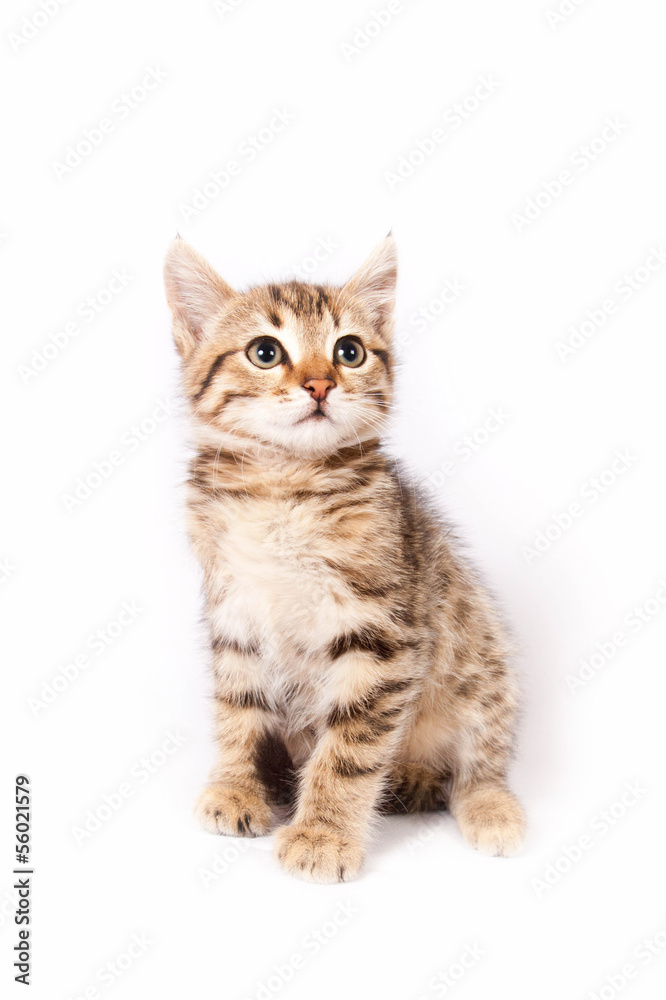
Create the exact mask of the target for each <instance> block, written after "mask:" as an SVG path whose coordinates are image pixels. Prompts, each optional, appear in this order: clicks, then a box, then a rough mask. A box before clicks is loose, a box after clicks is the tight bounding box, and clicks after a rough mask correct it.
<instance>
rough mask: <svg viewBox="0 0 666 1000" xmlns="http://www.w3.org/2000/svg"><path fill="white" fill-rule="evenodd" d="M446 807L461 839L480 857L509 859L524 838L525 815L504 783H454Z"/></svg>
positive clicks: (498, 780)
mask: <svg viewBox="0 0 666 1000" xmlns="http://www.w3.org/2000/svg"><path fill="white" fill-rule="evenodd" d="M449 808H450V810H451V812H452V814H453V815H454V816H455V818H456V821H457V823H458V826H459V827H460V832H461V833H462V835H463V837H464V838H465V840H467V841H468V843H470V844H471V845H472V846H473V847H476V848H477V849H478V850H479V851H481V853H482V854H489V855H493V856H495V857H511V855H513V854H517V853H518V851H520V849H521V847H522V844H523V839H524V836H525V815H524V813H523V809H522V806H521V805H520V803H519V802H518V799H517V798H516V797H515V795H514V794H513V792H511V791H509V789H508V788H507V786H506V784H505V782H504V780H502V779H500V778H498V779H497V780H487V779H486V780H480V781H466V782H464V783H461V782H454V784H453V788H452V791H451V798H450V800H449Z"/></svg>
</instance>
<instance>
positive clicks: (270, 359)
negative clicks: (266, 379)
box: [245, 337, 284, 368]
mask: <svg viewBox="0 0 666 1000" xmlns="http://www.w3.org/2000/svg"><path fill="white" fill-rule="evenodd" d="M245 353H246V354H247V356H248V358H249V359H250V361H251V362H252V364H253V365H256V366H257V368H275V366H276V365H279V364H281V363H282V361H283V360H284V351H283V350H282V347H281V345H280V344H279V343H278V342H277V340H273V338H272V337H262V338H261V339H260V340H255V341H253V342H252V343H251V344H250V346H249V347H248V349H247V351H246V352H245Z"/></svg>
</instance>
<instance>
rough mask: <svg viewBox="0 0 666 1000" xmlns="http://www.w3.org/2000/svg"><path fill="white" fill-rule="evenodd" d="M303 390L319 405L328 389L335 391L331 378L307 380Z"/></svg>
mask: <svg viewBox="0 0 666 1000" xmlns="http://www.w3.org/2000/svg"><path fill="white" fill-rule="evenodd" d="M303 388H304V389H306V390H307V391H308V392H309V393H310V395H311V396H312V398H313V399H315V400H316V401H317V402H318V403H321V401H322V399H326V394H327V392H328V391H329V389H335V382H334V381H333V379H332V378H309V379H308V380H307V382H304V383H303Z"/></svg>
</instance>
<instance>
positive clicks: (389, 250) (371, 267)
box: [344, 233, 398, 335]
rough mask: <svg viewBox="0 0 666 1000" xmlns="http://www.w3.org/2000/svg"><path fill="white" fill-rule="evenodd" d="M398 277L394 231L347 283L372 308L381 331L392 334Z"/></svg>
mask: <svg viewBox="0 0 666 1000" xmlns="http://www.w3.org/2000/svg"><path fill="white" fill-rule="evenodd" d="M397 280H398V253H397V249H396V244H395V240H394V238H393V236H392V234H391V233H389V234H388V236H387V237H386V238H385V239H383V240H382V242H381V243H378V244H377V246H376V247H375V249H374V250H373V251H372V253H371V254H370V256H369V257H368V259H367V260H366V261H365V263H364V264H363V265H362V266H361V267H360V268H359V269H358V271H357V272H356V274H355V275H354V277H353V278H351V279H350V280H349V281H348V282H347V284H346V285H345V286H344V292H345V293H346V295H347V296H348V297H349V298H350V299H351V298H354V299H357V300H358V301H360V302H361V303H362V304H363V305H364V306H365V308H366V309H367V310H368V311H369V312H370V314H371V315H372V317H373V320H374V322H375V323H376V324H377V328H378V330H379V331H380V332H385V333H387V334H388V335H390V332H391V331H390V327H391V321H392V319H393V310H394V308H395V286H396V282H397Z"/></svg>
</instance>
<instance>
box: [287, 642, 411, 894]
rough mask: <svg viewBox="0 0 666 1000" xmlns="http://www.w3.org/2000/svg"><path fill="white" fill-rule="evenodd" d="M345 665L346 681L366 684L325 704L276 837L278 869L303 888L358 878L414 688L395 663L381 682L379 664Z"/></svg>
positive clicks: (362, 660)
mask: <svg viewBox="0 0 666 1000" xmlns="http://www.w3.org/2000/svg"><path fill="white" fill-rule="evenodd" d="M345 659H346V660H347V661H348V662H347V664H346V669H347V671H348V676H349V677H355V676H356V677H358V676H361V677H365V678H366V679H367V681H368V683H367V684H366V686H365V688H359V687H358V686H357V687H356V690H354V691H353V694H352V696H351V697H350V696H347V697H346V698H345V699H341V700H340V701H338V702H337V703H335V704H334V705H331V707H330V710H329V713H328V717H327V719H326V723H325V726H324V729H323V732H322V735H321V737H320V739H319V742H318V744H317V746H316V748H315V750H314V752H313V754H312V757H311V758H310V760H309V761H308V763H307V764H306V766H305V768H304V770H303V773H302V777H301V784H300V793H299V799H298V808H297V811H296V814H295V816H294V818H293V821H292V823H291V825H290V826H285V827H282V828H281V829H279V830H278V831H277V836H276V853H277V857H278V859H279V861H280V863H281V864H282V867H283V868H284V869H285V870H286V871H288V872H290V873H291V874H293V875H296V876H298V877H300V878H304V879H306V880H307V881H311V882H344V881H350V880H352V879H354V878H356V876H357V875H358V872H359V870H360V867H361V863H362V861H363V854H364V846H365V840H366V837H367V832H368V827H369V824H370V820H371V818H372V815H373V813H374V810H375V808H376V806H377V804H378V801H379V799H380V796H381V794H382V791H383V789H384V786H385V783H386V777H387V772H388V769H389V767H390V764H391V757H392V752H393V750H394V748H395V746H396V745H397V742H398V739H399V736H400V733H401V732H402V731H403V729H404V726H405V723H406V721H407V717H408V707H407V706H408V704H409V702H410V701H411V697H412V694H413V689H414V686H415V681H414V679H413V678H412V677H411V674H410V670H409V664H406V663H403V664H402V665H401V664H400V663H399V662H398V657H396V659H395V661H394V662H392V663H391V667H392V670H391V674H390V676H389V677H386V673H387V672H386V664H385V663H383V664H379V663H376V662H375V663H368V658H367V657H366V656H364V655H360V656H359V655H358V654H352V653H349V654H347V655H346V657H345ZM354 661H356V662H354ZM401 666H402V669H400V668H401ZM382 668H383V669H382ZM382 675H383V676H384V679H382V680H378V679H377V678H378V677H381V676H382ZM348 687H349V686H348Z"/></svg>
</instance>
